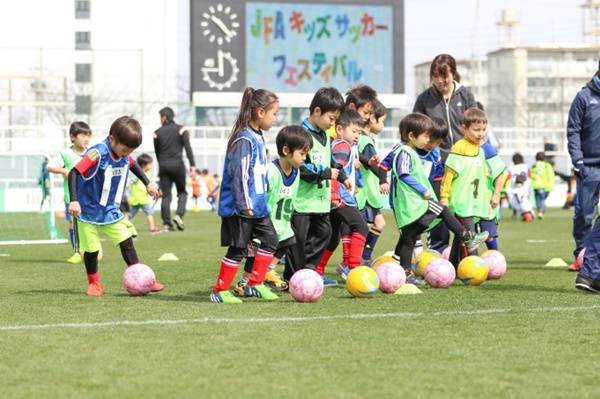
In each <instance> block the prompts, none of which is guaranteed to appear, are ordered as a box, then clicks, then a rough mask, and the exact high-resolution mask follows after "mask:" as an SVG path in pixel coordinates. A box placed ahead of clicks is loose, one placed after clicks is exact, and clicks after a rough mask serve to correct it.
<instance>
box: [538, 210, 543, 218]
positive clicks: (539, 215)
mask: <svg viewBox="0 0 600 399" xmlns="http://www.w3.org/2000/svg"><path fill="white" fill-rule="evenodd" d="M538 219H540V220H544V212H538Z"/></svg>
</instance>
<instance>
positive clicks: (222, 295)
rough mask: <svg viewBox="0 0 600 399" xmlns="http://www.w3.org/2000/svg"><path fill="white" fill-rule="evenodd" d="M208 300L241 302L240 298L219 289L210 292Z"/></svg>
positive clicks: (213, 301)
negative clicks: (217, 291) (215, 291)
mask: <svg viewBox="0 0 600 399" xmlns="http://www.w3.org/2000/svg"><path fill="white" fill-rule="evenodd" d="M210 301H211V302H212V303H242V300H241V299H238V298H236V297H234V296H233V295H231V292H229V291H221V292H219V293H217V294H215V293H214V292H211V293H210Z"/></svg>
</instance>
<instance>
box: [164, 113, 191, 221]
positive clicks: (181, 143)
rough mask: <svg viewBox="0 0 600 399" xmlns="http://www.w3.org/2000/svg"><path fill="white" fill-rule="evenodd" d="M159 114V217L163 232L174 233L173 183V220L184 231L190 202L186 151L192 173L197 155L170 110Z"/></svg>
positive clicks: (184, 131)
mask: <svg viewBox="0 0 600 399" xmlns="http://www.w3.org/2000/svg"><path fill="white" fill-rule="evenodd" d="M159 114H160V123H161V124H162V127H160V128H159V129H158V130H156V131H155V132H154V152H155V153H156V160H157V161H158V175H159V177H160V189H161V190H162V192H163V196H162V202H161V206H160V213H161V216H162V220H163V224H164V229H165V230H169V231H173V230H174V228H173V225H172V224H171V190H172V188H173V183H175V187H176V188H177V211H176V212H175V216H174V217H173V223H175V225H176V226H177V228H178V229H179V230H183V228H184V226H183V215H184V214H185V204H186V201H187V191H186V190H185V186H186V184H185V177H186V170H185V165H184V163H183V156H182V149H183V148H185V153H186V155H187V158H188V161H189V162H190V172H191V171H193V170H195V169H196V168H195V162H194V154H193V153H192V147H191V145H190V134H189V132H188V131H187V129H186V128H185V126H182V125H178V124H176V123H175V121H174V117H175V113H174V112H173V110H172V109H171V108H169V107H165V108H163V109H161V110H160V111H159Z"/></svg>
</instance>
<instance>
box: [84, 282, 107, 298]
mask: <svg viewBox="0 0 600 399" xmlns="http://www.w3.org/2000/svg"><path fill="white" fill-rule="evenodd" d="M87 294H88V296H102V295H103V294H104V286H103V285H102V284H100V282H99V281H98V282H97V283H90V284H88V290H87Z"/></svg>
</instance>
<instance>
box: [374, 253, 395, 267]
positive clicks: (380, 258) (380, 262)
mask: <svg viewBox="0 0 600 399" xmlns="http://www.w3.org/2000/svg"><path fill="white" fill-rule="evenodd" d="M388 262H396V263H398V261H397V260H396V259H394V258H392V257H391V256H386V255H381V256H378V257H377V258H375V259H373V263H371V267H372V268H373V269H377V268H378V267H379V266H381V265H383V264H384V263H388Z"/></svg>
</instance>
